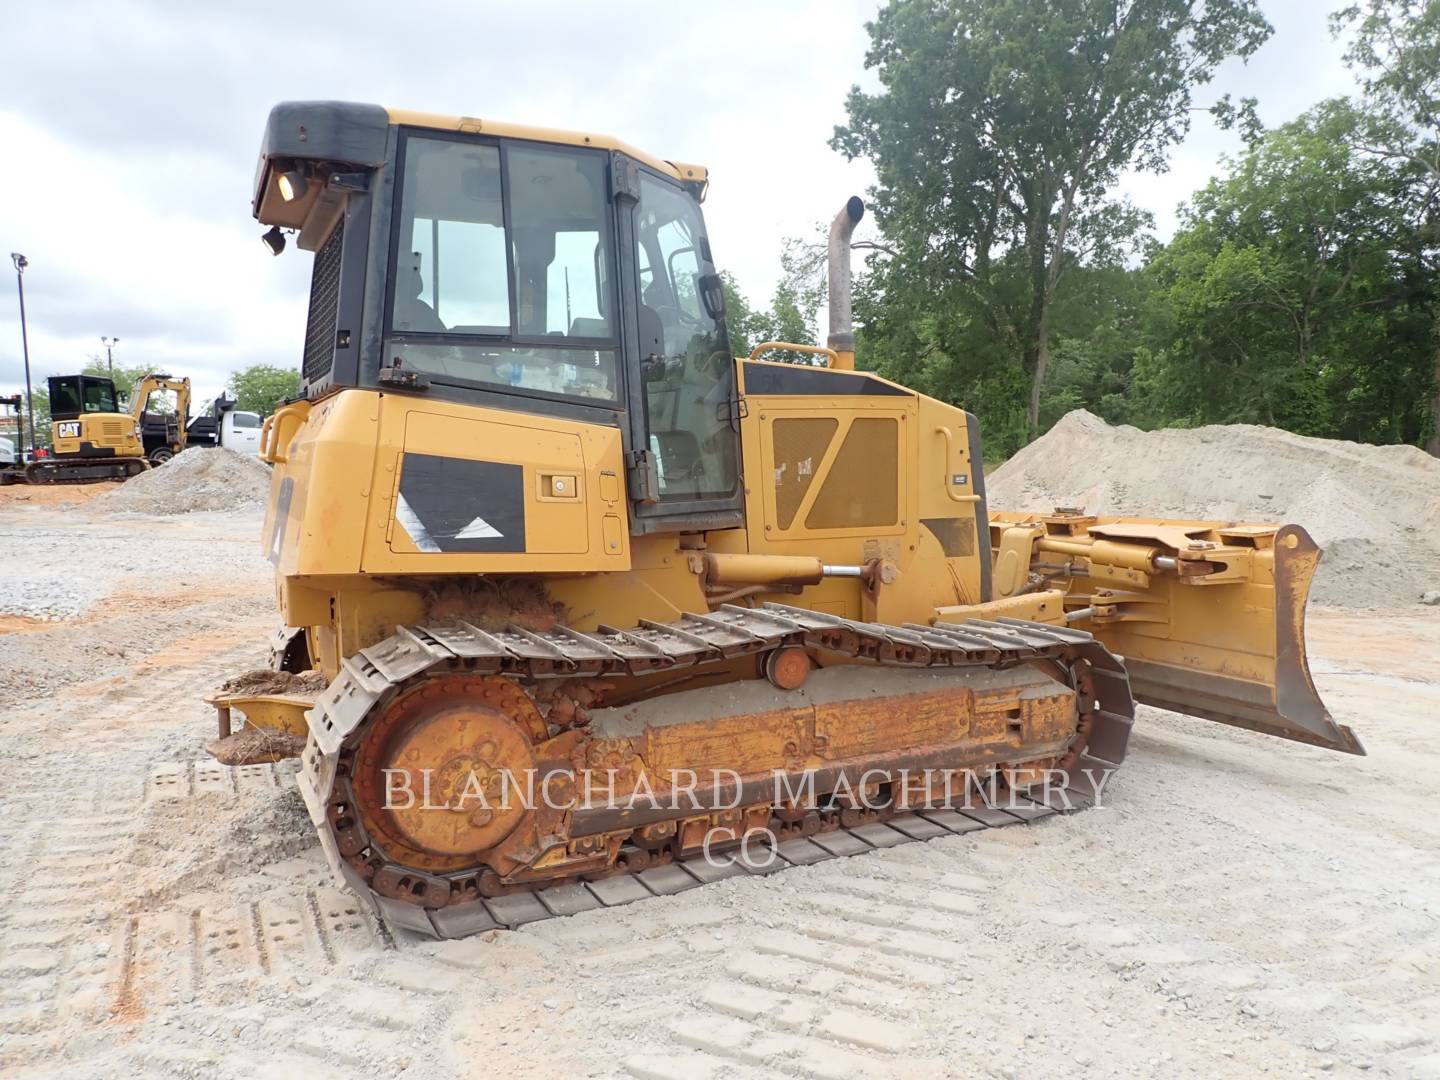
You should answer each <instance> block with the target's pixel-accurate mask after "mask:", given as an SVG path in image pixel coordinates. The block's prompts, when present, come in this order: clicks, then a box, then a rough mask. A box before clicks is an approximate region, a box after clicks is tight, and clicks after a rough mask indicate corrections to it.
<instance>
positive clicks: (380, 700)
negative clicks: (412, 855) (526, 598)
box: [297, 604, 1134, 938]
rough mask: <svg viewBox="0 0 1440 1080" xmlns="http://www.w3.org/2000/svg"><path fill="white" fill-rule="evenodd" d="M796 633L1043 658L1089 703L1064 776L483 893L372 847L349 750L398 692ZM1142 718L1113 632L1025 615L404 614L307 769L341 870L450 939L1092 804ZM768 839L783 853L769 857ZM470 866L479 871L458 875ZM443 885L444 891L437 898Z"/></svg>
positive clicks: (936, 660) (404, 923)
mask: <svg viewBox="0 0 1440 1080" xmlns="http://www.w3.org/2000/svg"><path fill="white" fill-rule="evenodd" d="M787 645H799V646H804V647H808V648H812V649H816V650H819V651H821V652H823V653H827V654H830V655H832V656H838V657H841V658H849V659H852V660H859V661H864V662H870V663H875V664H880V665H884V666H887V667H911V668H929V669H934V668H946V667H948V668H975V667H987V668H992V669H1000V668H1006V667H1012V666H1015V665H1017V664H1028V663H1035V662H1051V663H1054V664H1058V665H1060V666H1061V667H1062V668H1063V669H1064V670H1065V672H1066V674H1067V678H1068V681H1069V682H1070V685H1071V686H1072V688H1074V689H1075V691H1076V694H1077V698H1078V705H1079V709H1078V712H1079V723H1078V725H1077V733H1076V736H1075V739H1074V741H1073V742H1072V744H1071V747H1070V748H1069V753H1068V754H1067V756H1066V759H1065V762H1066V764H1067V767H1066V768H1065V770H1064V772H1063V774H1062V775H1061V777H1060V778H1059V779H1060V781H1061V782H1059V783H1056V784H1054V785H1052V786H1049V787H1047V788H1046V789H1045V790H1044V791H1039V792H1037V791H1035V790H1033V789H1032V791H1031V792H1029V793H1019V792H1015V793H1008V792H1003V793H1002V800H1003V801H1001V802H1000V803H999V804H998V805H986V804H984V803H980V804H978V805H972V806H957V807H955V808H953V809H952V808H945V807H934V808H926V809H919V810H911V809H910V808H908V807H903V808H895V807H891V808H882V809H879V810H875V811H867V812H866V813H865V814H864V815H863V816H864V817H866V820H865V821H864V822H863V823H855V822H854V817H855V815H854V813H853V812H851V814H850V817H849V818H848V819H847V820H846V821H844V822H842V821H841V820H840V816H841V815H840V813H838V812H834V811H830V812H827V813H826V814H825V818H824V820H823V822H822V831H821V832H819V833H817V834H815V835H813V836H810V837H808V838H806V837H803V836H798V835H790V836H787V835H786V834H785V832H784V831H783V830H784V826H783V823H775V822H772V824H780V826H781V827H780V830H779V831H778V832H777V835H778V837H779V842H778V843H777V844H776V846H775V847H774V848H773V849H766V851H765V852H759V851H755V850H754V849H752V856H753V857H752V858H751V859H750V860H749V861H748V862H747V861H746V860H745V859H743V858H737V859H736V860H735V861H733V862H729V863H726V864H725V865H721V866H716V865H711V864H710V863H709V862H707V861H706V860H705V859H704V858H703V856H701V857H691V858H689V859H684V860H672V861H666V862H664V863H663V864H661V865H650V866H647V867H646V868H645V869H641V870H638V871H632V872H628V873H627V872H624V871H621V872H619V873H617V874H615V875H614V876H608V877H604V878H602V879H600V880H592V881H582V882H573V881H572V882H567V883H564V884H552V885H549V886H544V885H543V883H541V884H537V885H536V886H534V887H533V888H528V887H527V888H525V889H523V890H517V891H512V892H508V893H507V894H506V895H500V896H490V897H485V898H483V899H475V898H473V897H474V895H475V894H474V890H473V884H474V881H473V879H474V877H475V872H474V871H466V872H463V873H459V874H452V875H445V876H439V877H437V876H435V875H430V874H426V873H424V872H422V871H416V870H413V869H410V868H406V867H404V866H401V865H398V864H395V863H393V862H390V861H389V860H388V858H387V857H386V856H385V855H384V854H383V852H381V851H380V850H379V849H378V848H376V847H374V846H372V845H371V844H370V842H369V838H368V837H367V836H366V835H365V834H364V828H363V826H362V825H361V824H360V822H359V821H358V817H359V815H357V814H354V813H353V812H349V811H348V807H350V806H351V805H352V803H353V799H352V796H351V793H350V787H349V780H348V778H347V777H346V775H345V772H346V769H345V768H344V767H342V765H341V762H342V759H343V758H345V757H346V756H347V753H348V751H350V750H353V748H354V746H355V745H356V744H357V743H358V742H359V740H360V738H361V737H362V736H363V733H364V731H365V728H366V726H367V725H366V723H365V721H366V720H367V718H369V717H371V716H375V715H378V714H379V712H380V711H381V710H383V709H384V708H385V707H386V706H387V705H388V704H389V702H390V701H391V700H393V699H394V697H396V696H397V695H398V694H399V693H401V692H402V690H404V689H406V688H408V687H410V686H413V685H415V684H416V683H417V682H418V681H420V680H423V679H425V678H427V677H429V676H431V675H433V674H441V673H454V672H465V673H476V674H492V673H493V674H502V675H508V676H512V677H516V678H521V679H536V680H538V679H547V678H573V677H576V676H597V677H604V678H606V679H609V680H613V679H616V678H623V677H625V676H636V675H641V674H648V673H651V672H655V671H664V670H674V669H682V668H687V667H696V666H699V665H703V664H710V663H716V662H719V661H722V660H727V659H731V658H733V657H736V656H744V655H747V654H756V653H763V652H768V651H770V650H772V649H776V648H780V647H783V646H787ZM1133 718H1134V702H1133V699H1132V698H1131V695H1130V687H1129V680H1128V677H1127V676H1126V673H1125V669H1124V666H1123V665H1122V664H1121V662H1120V661H1119V660H1117V659H1116V658H1115V657H1114V656H1113V655H1111V653H1110V652H1109V651H1108V650H1107V649H1106V648H1105V647H1104V646H1103V645H1101V644H1100V643H1099V642H1098V641H1096V640H1095V639H1094V638H1093V637H1092V636H1091V635H1089V634H1086V633H1084V632H1081V631H1077V630H1071V629H1068V628H1063V627H1055V626H1050V625H1047V624H1042V623H1033V622H1026V621H1024V620H1019V619H999V620H997V621H994V622H990V621H985V620H973V621H971V622H967V623H964V624H961V625H954V626H951V625H944V626H920V625H915V624H907V625H905V626H900V627H896V626H883V625H880V624H876V623H864V622H858V621H854V620H848V619H841V618H838V617H836V616H832V615H826V614H823V613H820V612H813V611H806V610H803V609H800V608H793V607H788V606H785V605H780V604H766V605H764V607H762V608H743V607H728V606H727V607H725V608H722V609H721V610H720V611H717V612H713V613H710V614H708V615H684V616H682V617H681V618H680V619H677V620H675V621H673V622H669V623H657V622H649V621H642V623H641V624H640V625H639V626H637V627H633V628H631V629H628V630H618V629H615V628H613V627H605V626H602V627H600V628H599V629H598V630H597V631H595V632H593V633H581V632H579V631H576V630H572V629H569V628H564V627H562V628H557V629H555V630H552V631H547V632H544V633H539V632H536V631H532V630H527V629H525V628H522V627H519V626H515V625H512V626H511V627H510V628H508V629H507V630H505V631H503V632H498V633H489V632H487V631H484V630H481V629H479V628H477V627H474V626H471V625H469V624H468V623H458V624H452V625H448V626H443V627H402V628H400V629H399V630H398V632H397V633H396V634H395V635H393V636H392V637H390V638H388V639H386V640H385V641H383V642H380V643H379V644H377V645H374V646H372V647H370V648H367V649H364V650H362V651H361V652H360V653H359V654H357V655H356V656H354V657H351V658H349V659H347V660H345V661H344V663H343V665H342V669H341V672H340V675H339V676H338V677H337V678H336V679H335V681H334V682H333V683H332V684H331V685H330V687H329V688H328V689H327V690H326V691H325V692H324V693H323V694H322V695H321V696H320V698H319V700H318V701H317V702H316V706H315V708H314V709H313V710H311V712H310V714H309V721H310V737H309V742H308V744H307V745H306V748H305V753H304V755H303V760H302V768H301V771H300V773H299V776H298V778H297V779H298V781H299V787H300V791H301V794H302V795H303V796H304V799H305V802H306V806H307V807H308V809H309V811H310V816H311V820H312V821H313V822H314V824H315V826H316V829H317V831H318V833H319V836H320V842H321V846H322V847H323V848H324V850H325V854H326V857H327V859H328V860H329V862H330V864H331V867H332V869H334V871H335V872H336V873H337V875H338V876H339V877H340V878H341V879H342V880H344V881H345V883H346V884H347V885H349V886H350V888H351V889H353V890H354V891H355V892H356V893H358V894H359V895H360V896H362V897H366V898H368V899H369V900H370V902H371V903H372V904H373V905H374V906H375V908H376V910H377V912H378V913H379V914H380V916H381V917H382V918H384V919H385V920H386V921H387V922H388V923H389V924H390V925H391V926H392V927H396V928H401V929H404V930H409V931H413V932H416V933H420V934H425V935H429V936H434V937H441V938H450V937H463V936H466V935H469V934H474V933H479V932H482V931H484V930H487V929H493V928H495V927H515V926H519V925H521V924H524V923H528V922H534V921H536V920H539V919H544V918H553V917H557V916H562V915H571V914H575V913H577V912H580V911H586V910H591V909H593V908H598V907H602V906H614V905H617V904H623V903H629V902H631V901H634V900H639V899H643V898H645V897H648V896H654V895H668V894H670V893H675V892H679V891H682V890H684V889H688V888H693V887H695V886H698V885H702V884H706V883H708V882H710V881H716V880H720V879H722V878H726V877H733V876H735V875H737V874H743V873H765V872H770V871H773V870H779V869H783V868H785V867H789V866H796V865H807V864H810V863H815V862H820V861H822V860H824V859H830V858H839V857H843V856H846V855H852V854H860V853H861V852H863V851H869V850H873V849H875V848H877V847H889V846H893V845H895V844H899V843H904V842H906V841H915V840H925V839H931V838H933V837H935V836H940V835H944V834H946V833H964V832H970V831H973V830H977V829H983V828H998V827H1002V826H1006V825H1011V824H1018V823H1021V822H1026V821H1030V820H1033V819H1034V818H1036V817H1041V816H1045V815H1047V814H1050V813H1054V812H1057V811H1059V812H1063V811H1067V810H1073V809H1079V808H1082V807H1083V806H1085V805H1088V803H1089V802H1090V800H1091V799H1092V798H1093V797H1094V796H1095V794H1096V793H1097V790H1098V785H1099V784H1103V782H1104V779H1103V778H1104V777H1105V776H1107V775H1108V774H1109V773H1111V772H1113V771H1114V770H1115V769H1116V768H1118V767H1119V765H1120V764H1121V762H1122V761H1123V760H1124V757H1125V747H1126V743H1127V741H1128V739H1129V733H1130V726H1131V723H1132V721H1133ZM962 766H963V763H959V764H957V766H956V767H957V768H958V767H962ZM770 850H773V852H774V854H775V856H776V857H775V859H774V860H773V861H772V860H771V859H770V856H769V851H770ZM402 877H403V878H405V880H407V881H413V880H417V879H419V880H423V882H424V884H425V890H424V892H423V893H420V894H416V893H414V892H411V891H408V890H406V891H398V892H399V894H398V895H387V892H386V891H385V889H384V888H383V887H381V888H377V887H374V886H372V883H375V885H381V884H382V883H387V882H393V881H396V880H397V879H400V878H402ZM467 878H468V879H470V880H468V881H467V880H464V879H467ZM447 890H448V895H447ZM417 895H418V896H419V897H420V899H419V902H417V901H416V896H417ZM437 895H438V896H440V897H441V900H440V902H438V903H437V902H436V901H435V897H436V896H437ZM461 897H463V898H464V899H463V900H460V898H461ZM456 901H459V902H456Z"/></svg>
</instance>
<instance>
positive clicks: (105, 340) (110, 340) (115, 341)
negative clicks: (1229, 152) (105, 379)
mask: <svg viewBox="0 0 1440 1080" xmlns="http://www.w3.org/2000/svg"><path fill="white" fill-rule="evenodd" d="M100 344H101V345H104V346H105V367H106V369H107V370H108V371H109V373H110V381H111V382H114V381H115V361H114V358H113V357H111V355H110V350H111V349H113V348H114V347H115V346H116V345H119V344H120V339H119V338H118V337H106V336H105V335H103V334H102V335H100Z"/></svg>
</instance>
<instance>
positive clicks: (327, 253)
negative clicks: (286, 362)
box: [301, 218, 345, 383]
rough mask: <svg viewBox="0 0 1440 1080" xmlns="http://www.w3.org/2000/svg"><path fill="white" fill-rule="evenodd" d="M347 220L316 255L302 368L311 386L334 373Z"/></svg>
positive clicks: (336, 229) (312, 273)
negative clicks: (336, 330)
mask: <svg viewBox="0 0 1440 1080" xmlns="http://www.w3.org/2000/svg"><path fill="white" fill-rule="evenodd" d="M344 232H345V219H344V218H341V219H340V223H339V224H338V225H336V226H335V231H334V232H332V233H331V234H330V239H329V240H327V241H326V242H325V246H324V247H322V248H321V249H320V250H319V251H317V252H316V253H315V265H314V267H313V268H312V269H311V271H310V318H309V320H308V321H307V322H306V324H305V363H304V367H303V368H302V369H301V370H302V371H304V373H305V381H306V382H307V383H315V382H319V381H320V380H322V379H324V378H325V376H327V375H329V374H330V366H331V365H332V364H333V363H334V362H335V329H336V319H337V317H338V312H339V308H340V249H341V248H342V247H343V245H344Z"/></svg>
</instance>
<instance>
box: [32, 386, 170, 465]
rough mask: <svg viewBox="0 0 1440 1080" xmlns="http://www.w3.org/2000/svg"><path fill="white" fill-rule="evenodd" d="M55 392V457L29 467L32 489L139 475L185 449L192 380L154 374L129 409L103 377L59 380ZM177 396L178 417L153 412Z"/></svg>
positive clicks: (52, 433)
mask: <svg viewBox="0 0 1440 1080" xmlns="http://www.w3.org/2000/svg"><path fill="white" fill-rule="evenodd" d="M48 382H49V389H50V456H49V457H46V458H42V459H40V460H38V461H33V462H31V463H30V464H29V465H27V466H26V468H25V479H26V480H27V481H29V482H30V483H32V484H53V483H69V484H76V483H79V484H87V483H96V482H98V481H101V480H124V479H127V478H129V477H131V476H138V475H139V474H140V473H142V472H144V471H145V470H146V469H148V468H150V466H152V465H163V464H164V463H165V462H167V461H169V460H170V459H171V458H172V457H174V456H175V455H176V454H178V453H179V452H180V451H181V450H184V449H185V423H186V420H187V418H188V417H189V415H190V380H189V379H188V378H179V379H177V378H175V377H174V376H172V375H165V374H162V373H160V372H154V373H152V374H149V375H146V376H145V377H144V378H143V379H141V380H140V381H139V382H138V383H136V384H135V386H134V387H133V388H132V390H131V392H130V398H129V402H128V407H127V406H126V405H125V404H124V403H122V402H121V401H120V400H119V397H118V395H117V394H116V392H115V383H114V382H113V381H112V380H111V379H108V378H106V377H105V376H103V375H55V376H52V377H51V378H50V379H49V380H48ZM166 391H170V392H173V393H174V394H175V410H174V412H160V411H158V410H157V411H155V412H151V411H149V406H150V399H151V397H152V396H153V395H154V394H157V393H163V392H166Z"/></svg>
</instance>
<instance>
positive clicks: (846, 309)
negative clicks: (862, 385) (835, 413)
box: [825, 195, 865, 371]
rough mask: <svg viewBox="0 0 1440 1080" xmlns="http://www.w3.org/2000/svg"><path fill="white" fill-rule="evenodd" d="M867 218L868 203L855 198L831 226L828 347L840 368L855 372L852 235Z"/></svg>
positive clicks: (849, 201) (846, 204)
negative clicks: (863, 219)
mask: <svg viewBox="0 0 1440 1080" xmlns="http://www.w3.org/2000/svg"><path fill="white" fill-rule="evenodd" d="M864 216H865V203H864V201H863V200H862V199H861V198H860V197H859V196H858V195H851V196H850V198H849V199H847V200H846V201H845V205H844V206H843V207H841V209H840V212H839V213H838V214H836V215H835V220H834V221H832V222H831V223H830V246H829V258H828V260H827V262H828V269H829V279H830V280H829V293H830V336H829V337H827V338H826V339H825V344H826V345H828V346H829V347H830V348H832V349H834V350H835V353H836V355H837V356H838V358H839V359H838V361H837V363H836V365H835V366H836V367H837V368H841V369H843V370H845V371H853V370H855V333H854V328H853V326H852V324H851V315H850V236H851V234H852V233H853V232H854V231H855V226H856V225H858V224H859V223H860V219H861V218H863V217H864Z"/></svg>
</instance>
